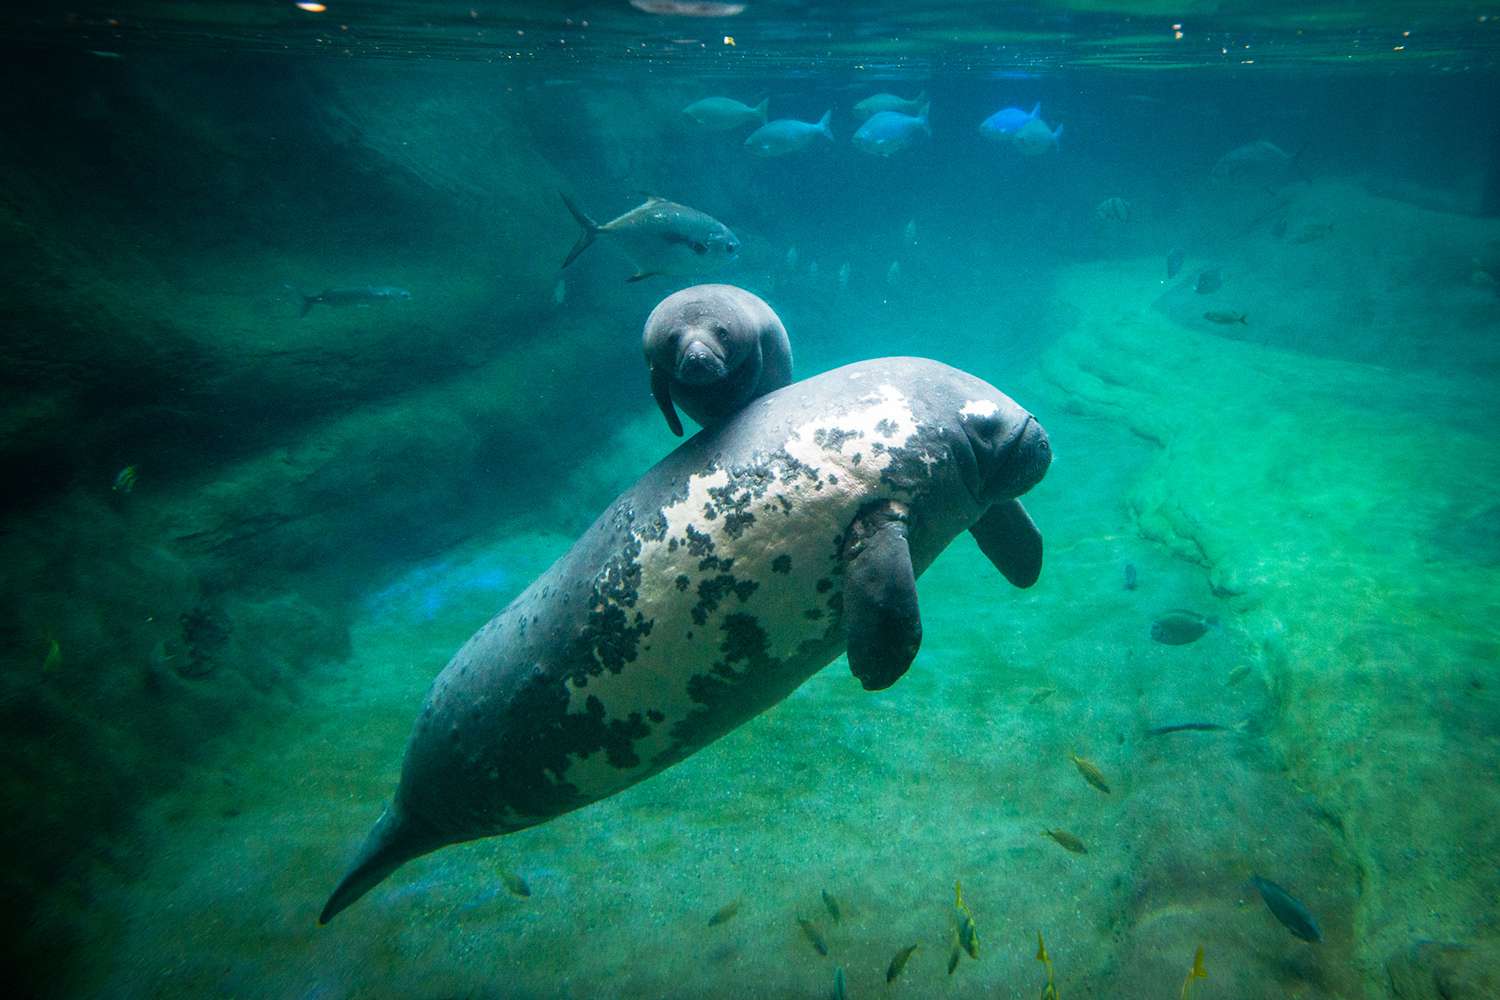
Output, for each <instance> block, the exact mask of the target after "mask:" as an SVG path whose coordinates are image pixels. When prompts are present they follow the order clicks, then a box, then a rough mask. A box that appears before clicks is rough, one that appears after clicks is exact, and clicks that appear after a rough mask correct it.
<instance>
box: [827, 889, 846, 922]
mask: <svg viewBox="0 0 1500 1000" xmlns="http://www.w3.org/2000/svg"><path fill="white" fill-rule="evenodd" d="M822 893H823V907H824V908H825V909H826V910H827V911H828V915H829V916H830V917H832V918H833V922H834V923H836V924H841V923H843V922H844V912H843V910H841V909H840V908H839V901H838V900H836V899H834V898H833V896H832V895H830V894H829V892H828V890H827V889H824V890H822Z"/></svg>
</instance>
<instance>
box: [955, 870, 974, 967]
mask: <svg viewBox="0 0 1500 1000" xmlns="http://www.w3.org/2000/svg"><path fill="white" fill-rule="evenodd" d="M953 908H954V910H956V911H957V917H958V943H959V944H960V945H962V946H963V949H964V951H966V952H968V953H969V957H970V958H975V959H977V958H978V957H979V929H978V927H977V926H976V925H975V923H974V914H973V912H972V911H970V909H969V904H968V903H965V902H964V887H963V885H962V884H961V883H959V882H954V883H953Z"/></svg>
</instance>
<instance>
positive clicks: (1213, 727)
mask: <svg viewBox="0 0 1500 1000" xmlns="http://www.w3.org/2000/svg"><path fill="white" fill-rule="evenodd" d="M1242 729H1243V726H1221V725H1219V724H1218V723H1217V722H1174V723H1173V724H1172V725H1170V726H1156V727H1155V728H1153V729H1148V730H1146V735H1147V736H1171V735H1172V734H1173V733H1227V732H1229V731H1231V730H1235V731H1241V730H1242Z"/></svg>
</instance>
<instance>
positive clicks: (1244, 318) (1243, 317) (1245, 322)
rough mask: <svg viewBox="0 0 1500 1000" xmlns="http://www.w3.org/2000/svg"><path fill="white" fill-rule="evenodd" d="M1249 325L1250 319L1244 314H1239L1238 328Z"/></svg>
mask: <svg viewBox="0 0 1500 1000" xmlns="http://www.w3.org/2000/svg"><path fill="white" fill-rule="evenodd" d="M1249 325H1250V317H1249V316H1246V315H1245V314H1244V313H1240V326H1249Z"/></svg>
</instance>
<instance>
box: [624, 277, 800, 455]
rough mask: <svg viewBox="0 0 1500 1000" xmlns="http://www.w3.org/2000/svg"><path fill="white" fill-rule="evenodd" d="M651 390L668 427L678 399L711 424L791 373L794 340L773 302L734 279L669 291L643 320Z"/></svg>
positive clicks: (674, 422) (675, 427) (675, 423)
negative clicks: (739, 286) (734, 281)
mask: <svg viewBox="0 0 1500 1000" xmlns="http://www.w3.org/2000/svg"><path fill="white" fill-rule="evenodd" d="M642 346H643V347H644V349H645V353H646V364H647V366H648V367H649V368H650V370H651V391H652V394H653V395H654V396H655V397H656V402H657V405H658V406H660V407H661V410H662V414H663V416H665V417H666V418H667V424H668V426H670V427H671V428H672V431H673V433H676V434H681V433H682V424H681V422H680V421H679V420H678V419H677V414H676V411H675V409H674V404H675V406H680V407H681V408H682V409H683V410H684V411H686V412H687V414H688V416H690V417H692V418H693V419H694V420H696V421H697V422H698V423H699V424H701V425H702V426H704V427H713V426H715V425H717V424H719V423H721V422H723V421H724V420H725V419H727V418H728V417H729V416H730V415H731V414H733V413H736V412H738V411H739V410H740V409H742V408H743V407H744V406H745V404H746V403H748V402H750V401H751V400H752V399H755V398H756V397H758V396H762V395H765V394H766V393H767V392H770V391H771V390H773V389H779V388H781V387H782V386H784V385H786V384H788V383H789V382H790V381H791V344H790V342H789V341H788V339H787V335H786V328H785V327H783V326H782V325H781V320H780V319H778V318H777V316H776V314H775V313H774V312H773V311H772V310H771V307H770V306H768V305H766V303H765V302H764V301H763V300H762V299H760V298H759V297H758V296H756V295H752V294H751V293H750V292H747V291H745V290H744V289H742V288H736V287H734V286H733V285H695V286H694V287H692V288H685V289H683V290H682V291H680V292H676V293H674V294H672V295H669V296H667V297H666V298H665V299H663V300H662V301H661V303H660V304H658V305H657V307H656V308H655V309H653V310H652V311H651V315H650V317H649V318H648V319H647V320H646V328H645V332H644V334H643V336H642Z"/></svg>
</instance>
